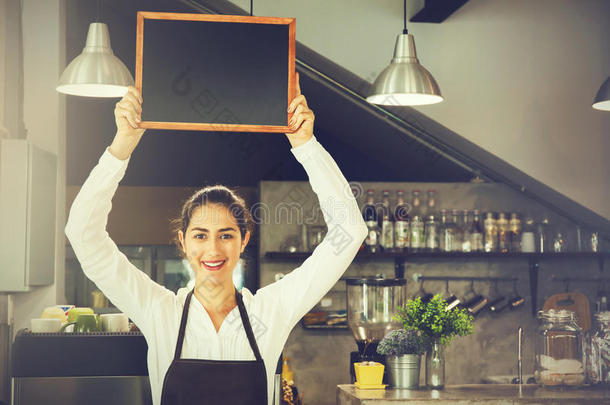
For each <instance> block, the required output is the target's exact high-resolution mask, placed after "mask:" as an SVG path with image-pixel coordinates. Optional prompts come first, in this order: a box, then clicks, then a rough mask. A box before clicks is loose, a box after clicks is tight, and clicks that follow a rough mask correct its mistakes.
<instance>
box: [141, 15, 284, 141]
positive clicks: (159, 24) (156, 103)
mask: <svg viewBox="0 0 610 405" xmlns="http://www.w3.org/2000/svg"><path fill="white" fill-rule="evenodd" d="M294 43H295V20H294V18H275V17H249V16H226V15H207V14H206V15H204V14H180V13H153V12H143V11H140V12H138V31H137V50H136V87H137V88H138V89H139V90H140V91H141V92H142V97H143V99H144V103H143V104H142V122H141V123H140V127H141V128H154V129H178V130H199V131H237V132H291V129H290V128H289V127H288V121H289V120H290V118H291V116H292V114H288V112H287V111H286V110H287V109H288V105H289V104H290V102H291V101H292V99H293V98H294V96H295V94H294V92H295V73H294V72H295V70H294V49H295V47H294Z"/></svg>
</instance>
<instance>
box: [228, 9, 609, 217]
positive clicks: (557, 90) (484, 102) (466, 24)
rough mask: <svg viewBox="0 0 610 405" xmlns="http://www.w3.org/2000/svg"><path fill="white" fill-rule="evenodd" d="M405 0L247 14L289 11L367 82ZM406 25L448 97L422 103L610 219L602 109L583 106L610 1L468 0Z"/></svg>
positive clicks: (597, 72) (604, 64)
mask: <svg viewBox="0 0 610 405" xmlns="http://www.w3.org/2000/svg"><path fill="white" fill-rule="evenodd" d="M233 3H235V4H237V5H238V6H240V7H242V8H243V9H244V10H249V9H250V2H249V1H248V0H233ZM408 3H409V5H410V8H413V9H414V10H413V11H416V10H417V9H418V7H419V6H420V5H421V3H422V1H421V0H418V1H410V2H408ZM402 5H403V2H402V1H398V0H377V1H368V0H349V1H348V0H333V1H323V0H311V1H307V2H301V1H296V0H268V1H264V2H260V1H259V2H254V15H258V16H284V17H296V18H297V24H296V27H297V40H298V41H300V42H302V43H303V44H305V45H307V46H309V47H311V48H312V49H313V50H315V51H316V52H319V53H320V54H322V55H324V56H326V57H327V58H329V59H331V60H333V61H334V62H336V63H338V64H339V65H341V66H343V67H345V68H346V69H348V70H351V71H352V72H354V73H355V74H357V75H359V76H360V77H362V78H364V79H366V80H368V81H370V82H372V81H373V80H374V79H375V77H376V76H377V75H378V74H379V72H381V71H382V70H383V69H384V68H385V67H386V65H387V64H388V63H389V62H390V59H391V57H392V51H393V48H394V42H395V39H396V35H397V34H399V33H400V32H401V30H402V25H403V24H402V15H403V13H402ZM410 14H412V13H410ZM408 30H409V32H410V33H411V34H413V35H414V36H415V43H416V46H417V51H418V56H419V59H420V61H421V63H422V64H423V65H424V66H425V67H426V68H427V69H428V70H430V72H431V73H432V74H433V75H434V77H435V78H436V80H437V81H438V83H439V85H440V87H441V91H442V93H443V95H444V97H445V101H444V102H443V103H441V104H436V105H432V106H422V107H418V110H420V111H421V112H423V113H424V114H426V115H428V116H429V117H431V118H433V119H435V120H437V121H438V122H440V123H441V124H443V125H444V126H446V127H448V128H450V129H451V130H453V131H455V132H457V133H458V134H460V135H462V136H463V137H465V138H466V139H468V140H470V141H472V142H474V143H476V144H477V145H479V146H481V147H483V148H484V149H486V150H488V151H489V152H491V153H493V154H495V155H497V156H498V157H500V158H502V159H504V160H505V161H507V162H508V163H510V164H512V165H514V166H516V167H518V168H519V169H521V170H523V171H524V172H526V173H527V174H529V175H531V176H532V177H534V178H536V179H537V180H539V181H541V182H543V183H545V184H547V185H548V186H550V187H552V188H554V189H556V190H557V191H559V192H561V193H563V194H565V195H567V196H568V197H570V198H572V199H574V200H575V201H577V202H579V203H581V204H583V205H585V206H587V207H589V208H591V209H593V210H594V211H596V212H598V213H599V214H601V215H604V216H605V217H607V218H610V204H608V203H607V201H608V200H609V199H610V182H608V180H607V179H608V176H609V175H610V159H608V158H607V157H606V155H607V153H608V151H609V150H610V136H608V135H609V134H610V114H608V113H607V112H600V111H597V110H593V109H592V108H591V104H592V101H593V97H594V96H595V93H596V92H597V90H598V88H599V86H601V84H602V83H603V81H604V80H605V79H606V77H607V76H608V75H609V74H610V45H609V42H608V38H610V2H608V1H605V0H584V1H574V0H537V1H528V0H494V1H487V0H470V1H469V2H468V3H466V4H465V5H464V6H463V7H462V8H460V9H459V10H458V11H457V12H456V13H455V14H453V15H452V16H451V17H450V18H449V19H447V20H446V21H445V22H443V23H441V24H424V23H409V24H408Z"/></svg>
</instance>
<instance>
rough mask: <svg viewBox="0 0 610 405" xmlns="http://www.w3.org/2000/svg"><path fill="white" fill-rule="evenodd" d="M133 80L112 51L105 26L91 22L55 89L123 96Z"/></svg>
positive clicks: (86, 94)
mask: <svg viewBox="0 0 610 405" xmlns="http://www.w3.org/2000/svg"><path fill="white" fill-rule="evenodd" d="M133 83H134V82H133V76H131V73H130V72H129V70H128V69H127V67H126V66H125V65H124V64H123V62H121V61H120V60H119V58H117V57H116V56H114V53H113V52H112V48H111V47H110V34H109V33H108V26H107V25H106V24H104V23H99V22H94V23H91V24H90V25H89V32H88V34H87V43H86V44H85V48H84V49H83V52H82V53H81V54H80V55H78V56H77V57H76V58H74V60H73V61H72V62H70V64H69V65H68V67H66V69H65V70H64V72H63V73H62V75H61V77H60V79H59V84H58V85H57V88H56V90H57V91H58V92H60V93H65V94H71V95H74V96H84V97H123V96H124V95H125V93H126V92H127V86H133Z"/></svg>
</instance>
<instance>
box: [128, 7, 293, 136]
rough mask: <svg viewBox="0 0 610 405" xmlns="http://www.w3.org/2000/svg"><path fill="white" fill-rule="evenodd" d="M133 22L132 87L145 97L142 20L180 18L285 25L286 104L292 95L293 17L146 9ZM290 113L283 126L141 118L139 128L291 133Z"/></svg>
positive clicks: (288, 103)
mask: <svg viewBox="0 0 610 405" xmlns="http://www.w3.org/2000/svg"><path fill="white" fill-rule="evenodd" d="M137 19H138V24H137V43H136V78H135V87H136V88H137V89H138V90H139V91H140V92H141V93H142V97H143V98H144V99H145V98H146V94H145V89H142V68H143V64H144V61H143V56H144V55H143V53H144V20H145V19H155V20H181V21H215V22H230V23H249V24H253V23H254V24H280V25H287V26H288V36H289V37H288V60H287V61H286V62H287V64H288V85H287V89H288V91H287V94H286V97H287V100H288V102H287V104H286V105H290V102H291V101H292V100H293V99H294V97H295V91H296V83H295V79H296V76H295V37H296V27H295V25H296V21H295V19H294V18H283V17H254V16H233V15H209V14H188V13H159V12H150V11H138V16H137ZM142 108H143V109H145V108H146V104H144V105H143V106H142ZM292 115H293V114H292V113H290V114H289V113H288V112H286V125H285V126H279V125H245V124H226V123H193V122H166V121H142V122H140V123H139V127H140V128H147V129H175V130H196V131H230V132H277V133H286V132H292V129H291V128H290V127H289V126H288V122H289V121H290V119H291V118H292Z"/></svg>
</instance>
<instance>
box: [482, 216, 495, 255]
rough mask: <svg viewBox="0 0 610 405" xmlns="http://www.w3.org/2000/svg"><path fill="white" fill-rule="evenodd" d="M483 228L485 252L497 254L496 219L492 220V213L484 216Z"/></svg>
mask: <svg viewBox="0 0 610 405" xmlns="http://www.w3.org/2000/svg"><path fill="white" fill-rule="evenodd" d="M483 226H484V228H485V251H486V252H497V251H498V227H497V225H496V219H495V218H494V213H493V212H488V213H486V214H485V220H484V221H483Z"/></svg>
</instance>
